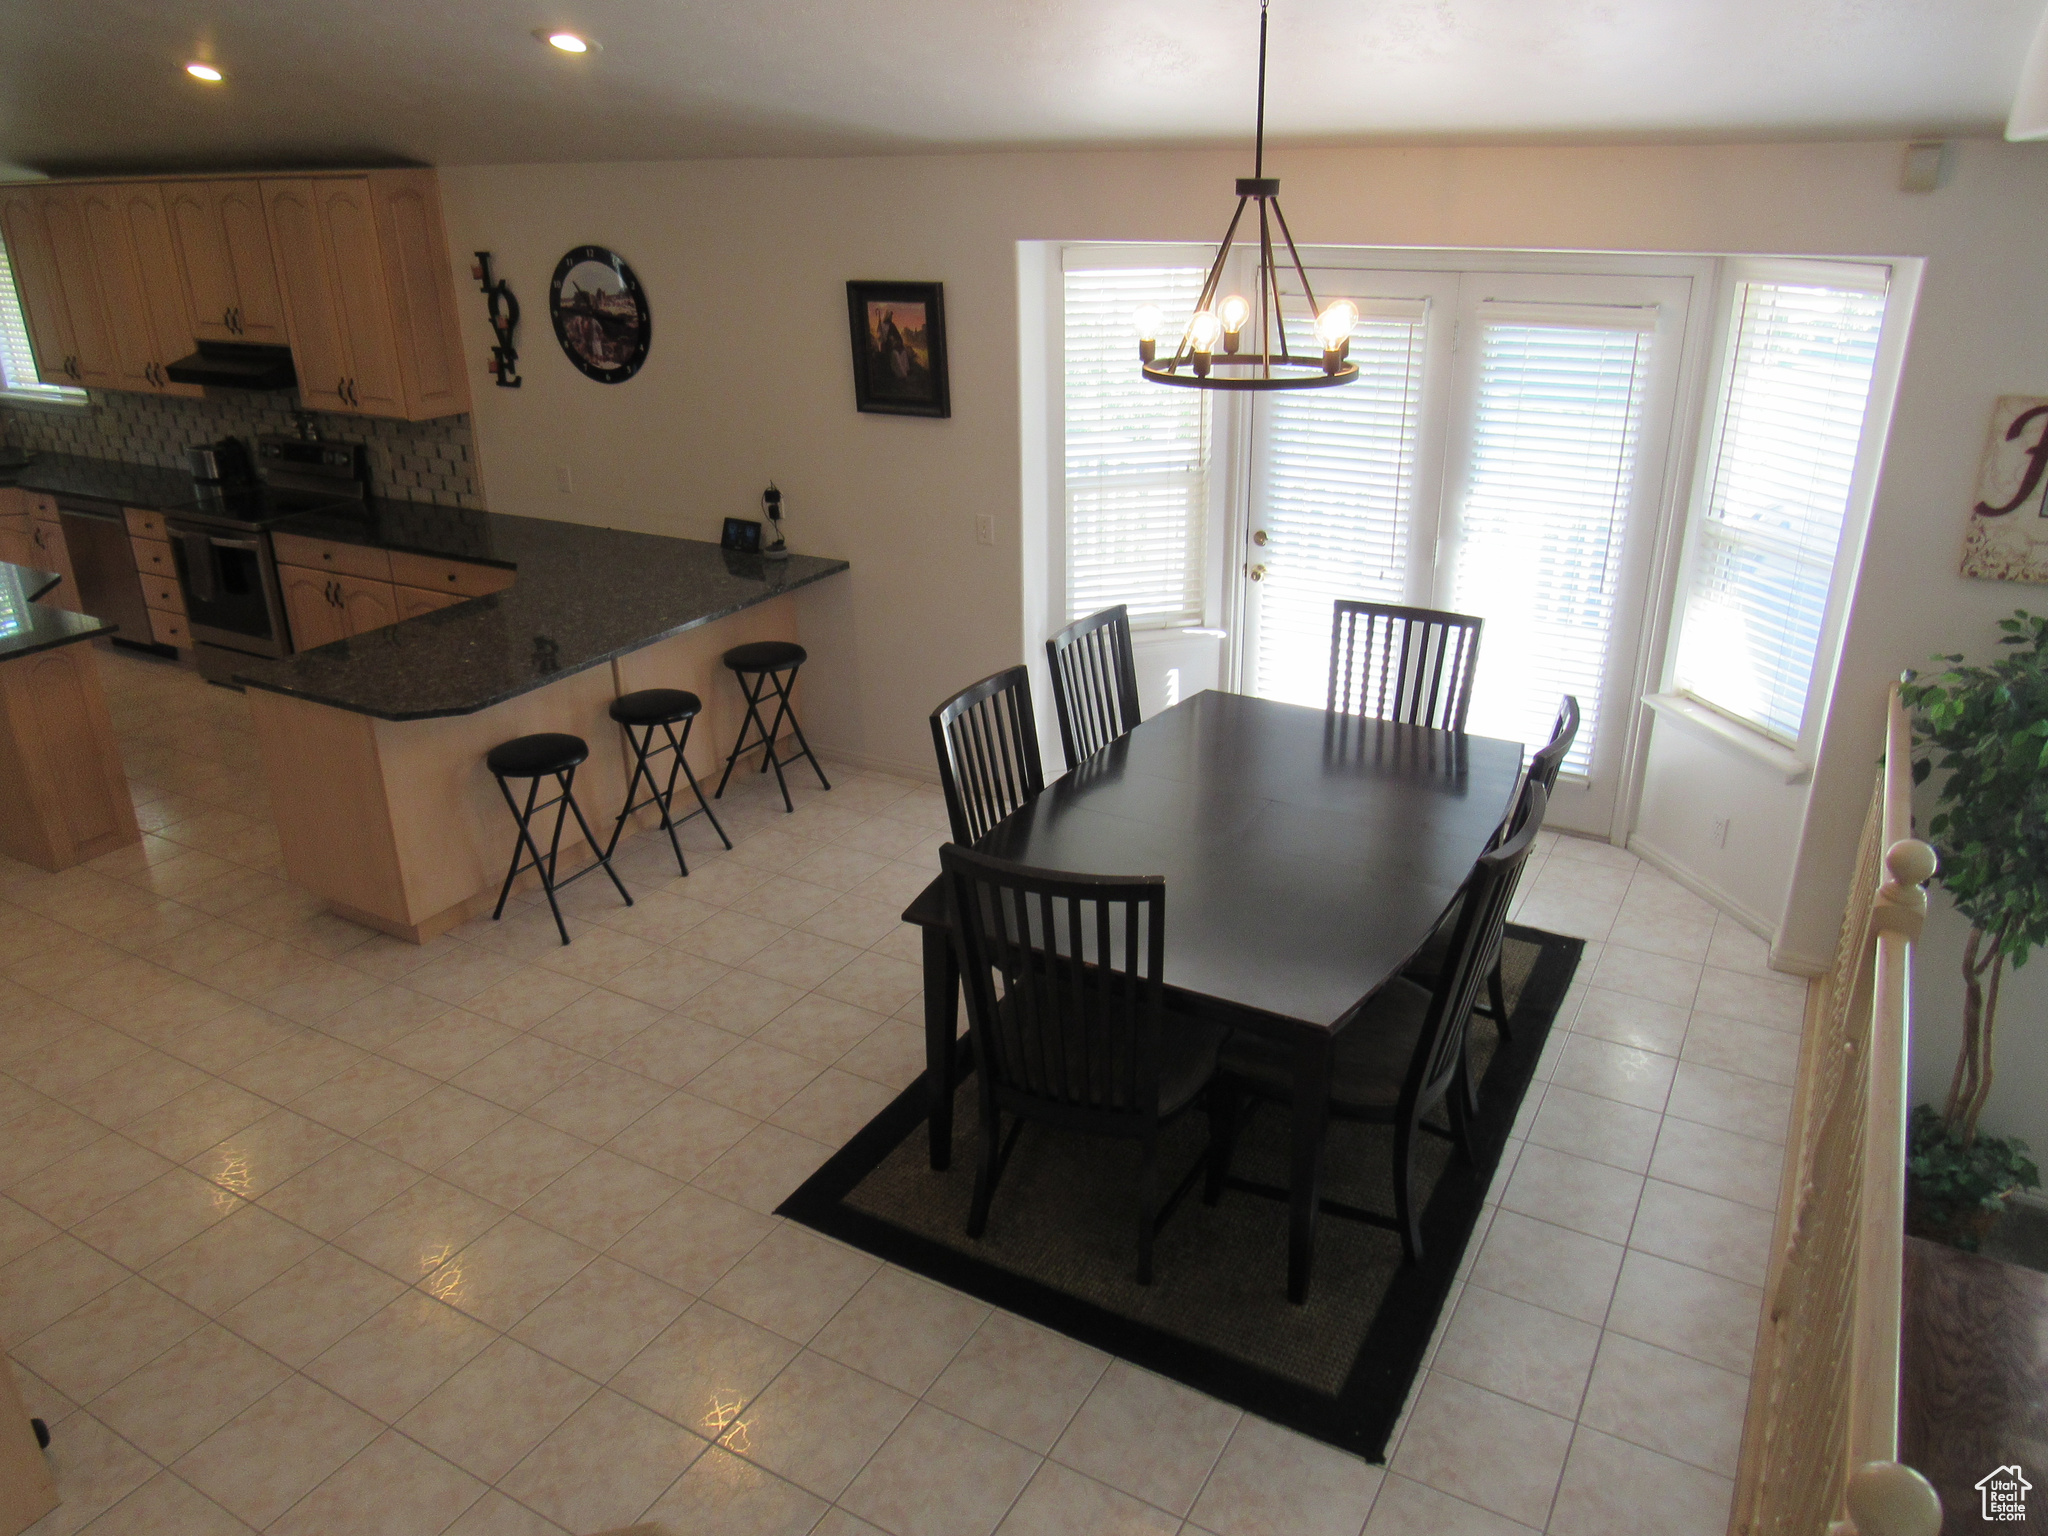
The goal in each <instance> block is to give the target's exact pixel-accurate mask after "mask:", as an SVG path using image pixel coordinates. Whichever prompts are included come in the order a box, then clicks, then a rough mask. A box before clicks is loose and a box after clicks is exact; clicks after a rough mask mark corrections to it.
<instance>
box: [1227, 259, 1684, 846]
mask: <svg viewBox="0 0 2048 1536" xmlns="http://www.w3.org/2000/svg"><path fill="white" fill-rule="evenodd" d="M1310 278H1311V281H1312V282H1313V283H1314V285H1315V289H1316V298H1317V301H1318V302H1319V303H1322V304H1328V303H1329V302H1330V301H1331V300H1332V299H1334V298H1337V297H1340V296H1341V297H1346V298H1349V299H1351V300H1352V301H1353V302H1354V303H1356V304H1357V305H1358V308H1359V314H1360V320H1359V325H1358V329H1357V332H1356V334H1355V336H1354V339H1353V341H1352V348H1351V358H1352V361H1353V362H1355V363H1357V364H1358V370H1359V377H1358V379H1357V380H1356V381H1354V382H1352V383H1350V384H1346V385H1342V386H1339V387H1337V388H1332V389H1317V390H1303V391H1299V392H1294V393H1284V392H1283V393H1275V394H1269V395H1249V396H1240V397H1238V398H1240V399H1242V400H1245V401H1247V402H1248V410H1249V419H1248V420H1243V421H1241V422H1240V424H1239V425H1240V433H1241V436H1240V441H1241V442H1242V443H1243V444H1244V452H1245V455H1246V458H1245V461H1244V462H1245V465H1246V469H1247V472H1246V473H1245V474H1243V475H1242V477H1241V483H1242V484H1244V485H1245V487H1246V491H1247V495H1246V501H1245V514H1246V515H1245V518H1244V526H1243V537H1244V539H1245V546H1244V558H1243V559H1242V561H1240V562H1236V563H1235V565H1236V577H1237V581H1238V583H1239V586H1238V592H1237V601H1236V602H1235V603H1234V604H1233V605H1232V607H1233V609H1234V612H1235V614H1236V622H1235V623H1234V625H1233V626H1232V627H1233V630H1234V638H1235V640H1236V642H1237V650H1236V658H1235V665H1236V669H1237V679H1238V686H1239V687H1240V688H1241V689H1242V690H1243V691H1245V692H1250V693H1256V694H1260V695H1262V696H1265V697H1269V698H1281V699H1288V700H1292V701H1295V702H1299V703H1304V704H1318V705H1319V704H1321V703H1322V702H1323V699H1324V696H1325V688H1326V685H1327V679H1328V669H1329V646H1330V620H1331V603H1332V601H1333V599H1336V598H1339V597H1351V598H1363V599H1366V600H1368V601H1374V602H1387V603H1400V604H1406V605H1408V606H1413V607H1424V608H1448V609H1453V610H1456V611H1458V612H1461V613H1470V614H1477V615H1478V616H1479V617H1481V618H1482V619H1484V620H1485V629H1484V631H1483V633H1482V637H1481V643H1480V648H1479V659H1478V668H1477V674H1476V679H1475V686H1474V690H1473V700H1472V710H1471V716H1470V720H1469V722H1468V728H1469V729H1470V730H1472V731H1473V732H1475V733H1477V734H1479V735H1484V736H1498V737H1503V738H1506V739H1509V740H1515V741H1520V742H1523V743H1524V744H1525V745H1526V746H1527V748H1528V750H1530V751H1532V752H1533V751H1534V750H1535V749H1536V748H1537V747H1538V746H1540V745H1541V744H1542V743H1543V742H1544V741H1546V740H1547V739H1548V738H1549V734H1550V726H1551V720H1552V717H1553V716H1554V715H1555V714H1556V712H1557V707H1558V702H1559V699H1560V698H1561V696H1562V695H1564V694H1567V693H1569V694H1572V695H1574V696H1576V697H1577V699H1578V701H1579V707H1580V710H1581V713H1582V716H1583V720H1582V723H1581V725H1580V728H1579V735H1578V739H1577V742H1576V743H1575V745H1574V747H1573V749H1572V751H1571V753H1570V755H1569V756H1568V757H1567V758H1566V760H1565V765H1564V772H1563V775H1562V776H1561V777H1560V779H1559V784H1558V792H1557V795H1556V796H1555V797H1554V798H1553V801H1552V806H1551V811H1550V821H1551V823H1552V824H1553V825H1557V826H1560V827H1564V828H1567V829H1570V830H1574V831H1581V832H1588V833H1593V834H1596V835H1599V836H1602V837H1606V836H1611V835H1614V834H1615V833H1617V832H1619V831H1622V830H1625V829H1623V828H1620V827H1618V826H1617V825H1616V818H1617V814H1618V809H1619V792H1620V787H1621V783H1622V780H1623V778H1624V774H1625V768H1626V763H1627V754H1628V751H1629V747H1630V741H1629V736H1630V728H1631V724H1632V721H1633V718H1634V714H1635V710H1634V701H1635V695H1636V691H1637V687H1638V678H1639V674H1640V672H1641V669H1642V665H1643V657H1642V655H1641V647H1642V644H1643V640H1644V635H1643V621H1644V614H1645V611H1646V609H1647V606H1648V604H1647V602H1646V596H1647V592H1648V586H1649V583H1650V579H1651V572H1652V568H1653V564H1654V555H1655V550H1656V545H1657V539H1658V523H1659V517H1660V509H1661V507H1662V504H1663V501H1664V487H1665V479H1666V456H1667V453H1668V451H1669V445H1670V438H1671V422H1672V417H1673V410H1674V406H1675V403H1676V399H1677V391H1678V380H1679V375H1680V370H1679V361H1680V351H1681V348H1682V346H1683V343H1684V337H1685V331H1686V312H1687V305H1688V301H1689V299H1690V296H1691V292H1692V286H1693V280H1692V279H1691V278H1689V277H1684V276H1637V275H1630V274H1607V273H1540V272H1528V271H1515V272H1489V271H1465V272H1445V271H1401V270H1345V269H1339V268H1322V269H1311V271H1310ZM1303 339H1304V341H1306V339H1307V338H1306V336H1304V338H1303Z"/></svg>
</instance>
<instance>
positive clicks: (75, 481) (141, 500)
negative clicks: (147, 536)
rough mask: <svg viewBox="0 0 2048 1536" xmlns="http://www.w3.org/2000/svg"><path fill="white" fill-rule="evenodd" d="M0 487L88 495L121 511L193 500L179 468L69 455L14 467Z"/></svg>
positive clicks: (1, 477) (43, 456)
mask: <svg viewBox="0 0 2048 1536" xmlns="http://www.w3.org/2000/svg"><path fill="white" fill-rule="evenodd" d="M0 485H18V486H20V487H21V488H22V489H23V490H25V491H46V492H48V493H49V494H50V495H53V496H91V497H94V498H96V499H97V500H100V501H117V502H119V503H120V504H121V505H122V506H124V507H142V508H144V509H146V510H148V511H162V510H164V509H166V508H169V507H182V506H185V505H187V504H188V503H190V502H192V501H195V500H197V499H198V496H199V492H198V490H197V488H196V487H195V486H194V484H193V481H192V476H191V475H190V474H189V473H188V472H187V471H185V470H182V469H159V468H157V467H156V466H155V465H153V464H126V463H123V462H121V461H120V460H118V459H88V458H83V457H81V456H79V455H78V454H73V453H39V454H37V455H35V457H33V458H31V459H30V460H29V461H28V462H27V463H26V464H23V465H21V466H19V467H17V468H10V469H6V470H0Z"/></svg>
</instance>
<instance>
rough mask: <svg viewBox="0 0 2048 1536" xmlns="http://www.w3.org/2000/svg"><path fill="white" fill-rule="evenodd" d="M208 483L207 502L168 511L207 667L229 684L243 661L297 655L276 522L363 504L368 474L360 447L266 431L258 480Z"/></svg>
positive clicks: (191, 625)
mask: <svg viewBox="0 0 2048 1536" xmlns="http://www.w3.org/2000/svg"><path fill="white" fill-rule="evenodd" d="M198 484H199V490H200V497H199V499H198V500H197V501H194V502H192V503H191V504H189V505H187V506H183V507H174V508H169V509H167V510H166V511H165V513H164V524H165V526H166V528H167V529H168V530H169V532H170V539H171V555H172V558H173V559H174V560H175V561H176V562H177V567H178V581H179V584H180V585H181V586H182V587H183V588H184V590H185V618H186V625H187V627H188V629H189V630H190V632H191V635H192V642H193V652H194V655H195V657H196V659H197V661H198V663H199V670H200V672H201V673H202V674H203V675H204V676H205V677H207V678H208V679H209V680H210V681H213V682H223V681H225V680H226V679H227V678H228V677H229V675H230V674H232V672H233V671H234V668H235V666H236V657H238V656H289V655H290V654H291V653H292V642H291V632H290V629H289V627H288V625H287V624H286V622H285V613H284V595H283V593H282V591H281V590H280V589H279V587H278V581H277V559H276V557H275V556H274V555H273V554H272V553H271V548H270V529H271V526H272V525H273V524H275V523H277V522H279V521H281V520H282V519H284V518H287V517H291V516H293V515H294V514H296V513H300V512H312V511H317V510H329V509H336V508H344V507H346V506H348V505H349V504H351V503H356V504H360V503H361V502H362V501H363V499H364V497H365V496H366V495H367V494H368V475H367V471H366V465H365V459H364V453H363V446H362V444H360V443H329V442H320V441H317V440H307V439H305V438H298V437H283V436H268V435H266V436H262V437H258V438H257V439H256V478H255V479H254V480H253V481H251V480H241V481H235V480H226V481H219V482H214V483H208V482H205V481H200V482H199V483H198Z"/></svg>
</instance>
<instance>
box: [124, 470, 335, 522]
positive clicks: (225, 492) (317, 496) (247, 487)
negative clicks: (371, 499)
mask: <svg viewBox="0 0 2048 1536" xmlns="http://www.w3.org/2000/svg"><path fill="white" fill-rule="evenodd" d="M194 488H195V489H196V490H197V491H198V492H199V496H198V499H197V500H195V501H191V502H187V503H186V504H185V505H183V506H178V507H166V508H164V516H166V517H170V518H180V519H183V520H185V521H187V522H195V523H205V524H207V525H208V526H210V527H216V528H239V529H243V530H255V529H261V528H267V527H269V526H270V525H271V524H272V523H276V522H280V521H282V520H283V519H285V518H287V517H296V516H298V515H299V514H300V513H302V512H327V511H337V512H339V511H346V510H348V509H350V508H353V507H360V506H361V505H362V498H361V497H360V496H349V495H346V494H343V493H337V492H335V491H314V490H301V489H297V488H293V487H285V486H276V485H263V484H260V483H259V484H242V485H208V484H205V483H204V482H199V483H197V484H196V485H195V487H194Z"/></svg>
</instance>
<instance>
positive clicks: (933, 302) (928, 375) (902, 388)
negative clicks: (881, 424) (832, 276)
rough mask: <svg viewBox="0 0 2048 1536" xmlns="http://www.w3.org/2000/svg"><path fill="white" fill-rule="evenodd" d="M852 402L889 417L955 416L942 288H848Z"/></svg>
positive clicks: (863, 285) (866, 285) (927, 285)
mask: <svg viewBox="0 0 2048 1536" xmlns="http://www.w3.org/2000/svg"><path fill="white" fill-rule="evenodd" d="M846 318H847V323H848V325H849V326H850V327H851V329H852V332H853V400H854V404H855V405H857V406H858V407H859V408H860V409H861V410H863V411H872V412H876V413H878V414H881V415H884V416H951V415H952V414H953V398H952V395H951V393H950V391H949V389H948V387H947V381H946V297H945V284H943V283H861V282H854V283H848V284H847V285H846Z"/></svg>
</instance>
